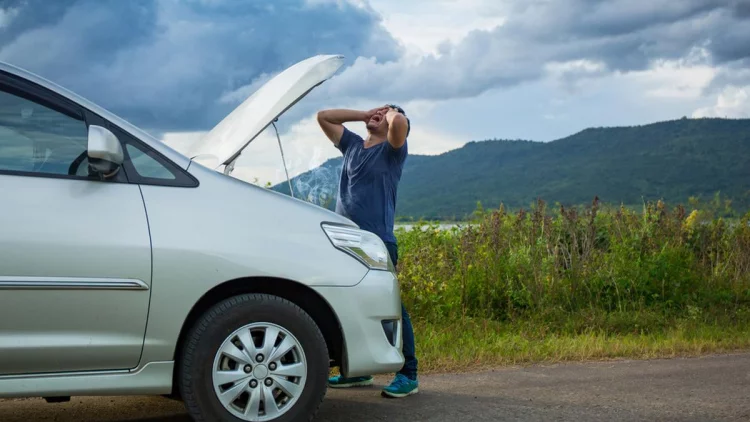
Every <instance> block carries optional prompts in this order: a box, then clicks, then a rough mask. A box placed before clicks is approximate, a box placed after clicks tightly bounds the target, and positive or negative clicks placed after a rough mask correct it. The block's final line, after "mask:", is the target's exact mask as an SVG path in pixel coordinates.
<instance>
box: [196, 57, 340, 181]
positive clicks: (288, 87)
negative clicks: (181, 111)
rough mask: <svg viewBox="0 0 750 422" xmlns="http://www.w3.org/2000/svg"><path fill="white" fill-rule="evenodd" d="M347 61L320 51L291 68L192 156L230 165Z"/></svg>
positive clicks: (245, 103) (246, 103) (201, 143)
mask: <svg viewBox="0 0 750 422" xmlns="http://www.w3.org/2000/svg"><path fill="white" fill-rule="evenodd" d="M343 64H344V57H343V56H340V55H320V56H314V57H310V58H308V59H305V60H303V61H301V62H299V63H297V64H295V65H293V66H291V67H289V68H287V69H286V70H284V71H283V72H281V73H279V74H278V75H276V76H274V77H273V79H271V80H269V81H268V82H266V83H265V84H263V86H261V87H260V88H259V89H258V90H257V91H255V92H254V93H253V94H252V95H251V96H250V97H248V98H247V99H246V100H245V101H243V102H242V104H240V105H239V106H238V107H237V108H235V109H234V110H233V111H232V112H231V113H229V115H228V116H227V117H225V118H224V119H223V120H222V121H221V122H219V124H218V125H216V126H215V127H214V128H213V129H211V131H210V132H208V133H207V134H206V135H205V136H204V137H203V138H201V139H200V140H199V141H197V142H196V143H195V144H194V145H193V147H192V148H191V150H190V152H189V153H188V156H189V157H190V158H191V159H192V160H194V161H197V162H199V163H201V164H203V165H205V166H208V167H210V168H214V169H219V168H220V167H221V166H225V165H229V164H230V163H232V161H234V160H235V159H236V158H237V157H239V155H240V153H242V150H243V149H245V147H247V145H248V144H250V142H252V140H253V139H255V138H256V137H257V136H258V134H260V133H261V132H262V131H263V130H264V129H265V128H266V127H268V125H270V124H271V123H273V122H274V121H275V120H276V118H278V117H279V116H280V115H281V114H283V113H284V112H285V111H286V110H288V109H289V108H290V107H291V106H293V105H294V104H296V103H297V101H299V100H300V99H302V97H304V96H305V95H307V94H308V93H309V92H310V91H312V90H313V89H314V88H315V87H316V86H318V85H320V84H322V83H323V82H325V81H326V80H327V79H329V78H330V77H331V76H333V75H334V74H335V73H336V72H337V71H338V70H339V69H340V68H341V66H342V65H343Z"/></svg>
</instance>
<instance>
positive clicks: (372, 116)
mask: <svg viewBox="0 0 750 422" xmlns="http://www.w3.org/2000/svg"><path fill="white" fill-rule="evenodd" d="M346 122H363V123H365V125H366V127H367V139H362V138H361V137H360V136H358V135H356V134H355V133H354V132H351V131H350V130H349V129H347V128H346V127H344V125H343V124H344V123H346ZM318 123H319V124H320V127H321V129H323V132H324V133H325V134H326V136H328V138H329V139H330V140H331V141H332V142H333V144H334V145H335V146H336V148H338V149H339V150H340V151H341V152H342V153H343V155H344V166H343V169H342V171H341V180H340V183H339V194H338V200H337V202H336V212H337V213H339V214H341V215H344V216H346V217H348V218H349V219H351V220H352V221H354V222H355V223H357V224H358V225H359V226H360V228H362V229H363V230H367V231H370V232H372V233H375V234H377V235H378V236H380V238H381V239H382V240H383V242H384V243H385V245H386V247H387V248H388V252H389V254H390V256H391V260H392V261H393V264H394V265H396V264H397V262H398V245H397V243H396V237H395V236H394V234H393V223H394V215H395V211H396V191H397V188H398V182H399V180H400V179H401V170H402V169H403V167H404V161H405V160H406V156H407V155H408V147H407V144H406V138H407V136H408V135H409V131H410V130H411V128H410V122H409V119H407V118H406V113H405V112H404V110H403V109H401V108H400V107H398V106H393V105H390V106H383V107H379V108H375V109H372V110H370V111H355V110H324V111H321V112H319V113H318ZM401 315H402V320H403V342H404V347H403V351H404V357H405V363H404V366H403V368H401V370H400V371H399V372H398V373H397V374H396V378H395V379H394V380H393V381H392V382H391V384H390V385H388V386H386V387H385V388H383V391H382V394H383V395H384V396H386V397H406V396H409V395H412V394H415V393H417V392H418V391H419V390H418V387H419V383H418V381H417V358H416V357H415V354H414V331H413V329H412V325H411V320H410V318H409V314H408V313H407V312H406V308H404V306H403V305H401ZM372 383H373V378H372V376H366V377H358V378H349V379H347V378H343V377H341V376H338V377H333V378H331V379H330V380H329V381H328V385H329V386H330V387H333V388H345V387H355V386H366V385H372Z"/></svg>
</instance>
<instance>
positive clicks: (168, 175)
mask: <svg viewBox="0 0 750 422" xmlns="http://www.w3.org/2000/svg"><path fill="white" fill-rule="evenodd" d="M125 148H126V149H127V150H128V155H129V156H130V162H131V163H132V164H133V168H134V169H135V171H136V173H138V176H140V177H142V178H146V179H160V180H175V179H176V177H175V175H174V173H172V172H171V171H170V170H169V169H168V168H166V167H164V166H163V165H162V164H161V163H159V161H157V160H156V159H155V158H153V157H152V156H151V155H150V153H149V151H145V150H142V149H140V148H138V147H137V146H135V145H134V144H130V143H128V144H126V147H125Z"/></svg>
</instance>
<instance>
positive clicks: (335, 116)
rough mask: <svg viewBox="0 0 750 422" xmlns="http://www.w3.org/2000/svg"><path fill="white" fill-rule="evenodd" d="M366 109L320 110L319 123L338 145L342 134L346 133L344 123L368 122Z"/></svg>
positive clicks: (329, 137)
mask: <svg viewBox="0 0 750 422" xmlns="http://www.w3.org/2000/svg"><path fill="white" fill-rule="evenodd" d="M367 113H368V112H366V111H357V110H342V109H333V110H323V111H319V112H318V124H319V125H320V128H321V129H323V133H325V134H326V136H327V137H328V139H330V140H331V142H333V144H334V145H336V146H338V145H339V142H340V141H341V135H343V133H344V123H346V122H366V121H367Z"/></svg>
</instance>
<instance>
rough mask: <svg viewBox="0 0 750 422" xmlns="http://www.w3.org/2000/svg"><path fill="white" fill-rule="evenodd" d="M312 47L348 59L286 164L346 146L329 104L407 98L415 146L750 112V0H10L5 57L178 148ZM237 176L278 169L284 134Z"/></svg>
mask: <svg viewBox="0 0 750 422" xmlns="http://www.w3.org/2000/svg"><path fill="white" fill-rule="evenodd" d="M316 54H343V55H344V56H345V57H346V65H345V67H344V68H343V69H342V70H341V71H339V73H338V74H337V75H336V76H335V77H334V78H333V79H331V80H330V81H328V82H326V83H325V84H324V85H322V86H320V87H319V88H318V89H316V90H315V91H313V93H312V94H310V95H309V96H308V97H306V98H305V99H304V100H303V101H301V102H300V103H298V104H297V105H296V106H295V107H294V108H293V109H292V110H290V111H289V112H288V113H287V114H286V115H284V116H282V118H281V120H280V126H279V128H280V130H281V132H282V133H281V136H282V141H283V143H284V149H285V154H286V156H287V162H288V164H289V166H290V172H291V173H292V174H297V173H300V172H303V171H305V170H308V169H310V168H312V167H314V166H317V165H318V164H320V163H321V162H323V161H325V160H326V159H328V158H330V157H333V156H336V154H337V151H336V150H335V149H333V147H331V145H330V143H329V142H328V141H327V140H326V138H325V137H324V136H323V135H322V133H321V132H320V130H319V129H318V127H317V125H316V123H315V120H314V114H315V111H316V110H318V109H320V108H327V107H346V108H358V109H364V108H367V109H369V108H372V107H374V106H378V105H381V104H384V103H390V102H397V103H399V104H401V105H402V106H403V107H404V108H405V109H406V112H407V114H408V115H409V117H410V118H411V121H412V132H411V136H410V139H409V145H410V152H411V153H417V154H438V153H441V152H445V151H447V150H450V149H454V148H458V147H460V146H461V145H463V144H464V143H466V142H467V141H470V140H482V139H489V138H499V139H531V140H537V141H551V140H554V139H558V138H561V137H564V136H567V135H570V134H573V133H575V132H577V131H579V130H582V129H584V128H586V127H591V126H613V125H635V124H646V123H651V122H655V121H659V120H665V119H676V118H680V117H682V116H688V117H702V116H719V117H750V0H607V1H604V0H462V1H460V2H459V1H449V0H409V1H404V0H273V1H270V0H263V1H261V0H245V1H238V0H128V1H121V0H55V1H49V0H0V60H2V61H5V62H9V63H12V64H15V65H18V66H21V67H24V68H26V69H28V70H31V71H33V72H35V73H37V74H40V75H41V76H44V77H46V78H48V79H51V80H53V81H54V82H57V83H59V84H61V85H63V86H66V87H68V88H71V89H73V90H74V91H77V92H78V93H80V94H81V95H83V96H85V97H87V98H89V99H91V100H93V101H94V102H96V103H99V104H100V105H102V106H104V107H106V108H108V109H110V110H112V111H114V112H115V113H117V114H119V115H121V116H123V117H125V118H126V119H127V120H129V121H131V122H133V123H135V124H136V125H139V126H141V127H143V128H144V129H146V130H148V131H149V132H151V133H152V134H154V135H155V136H157V137H158V138H160V139H163V140H164V141H165V142H167V143H169V144H170V145H172V146H174V147H175V148H177V149H180V150H184V149H185V148H186V147H187V146H189V144H190V143H191V142H193V141H194V140H195V139H198V138H199V137H200V136H201V135H202V134H203V133H205V132H206V131H208V130H210V129H211V127H213V125H215V124H216V123H218V122H219V121H220V120H221V118H222V117H224V116H225V115H226V114H228V113H229V112H230V111H231V110H232V109H233V108H234V107H235V106H237V105H238V103H239V102H241V101H242V100H243V99H244V98H246V97H247V96H248V95H249V94H250V93H251V92H252V90H253V88H254V87H256V86H258V83H260V82H262V81H263V80H266V79H267V78H268V77H270V76H272V75H273V74H275V73H277V72H279V71H281V70H283V69H284V68H285V67H287V66H290V65H292V64H294V63H295V62H297V61H299V60H303V59H305V58H307V57H310V56H312V55H316ZM352 129H354V130H355V131H357V132H359V133H361V134H362V131H363V129H364V128H363V127H362V125H354V126H353V127H352ZM235 176H237V177H240V178H243V179H245V180H249V181H252V180H254V179H255V178H257V179H258V183H264V182H267V181H272V182H278V181H281V180H283V178H284V173H283V169H282V167H281V160H280V154H279V150H278V145H277V144H276V141H275V137H274V135H273V132H272V130H271V131H267V132H266V133H263V134H262V135H261V136H260V137H258V138H257V139H256V140H255V141H254V142H253V143H252V144H251V145H250V146H249V147H248V148H247V149H246V150H245V152H244V153H243V156H242V157H241V159H240V160H239V161H238V163H237V169H236V171H235Z"/></svg>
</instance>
